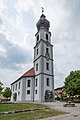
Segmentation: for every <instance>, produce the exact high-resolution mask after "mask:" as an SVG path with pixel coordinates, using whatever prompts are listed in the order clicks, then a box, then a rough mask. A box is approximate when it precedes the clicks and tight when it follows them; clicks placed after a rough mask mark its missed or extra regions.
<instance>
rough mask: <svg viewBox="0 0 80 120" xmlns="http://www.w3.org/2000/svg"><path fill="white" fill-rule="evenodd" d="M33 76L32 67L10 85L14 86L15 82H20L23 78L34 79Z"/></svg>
mask: <svg viewBox="0 0 80 120" xmlns="http://www.w3.org/2000/svg"><path fill="white" fill-rule="evenodd" d="M34 76H35V71H34V67H33V68H31V69H30V70H28V71H27V72H26V73H24V74H23V75H22V76H21V77H20V78H18V79H17V80H16V81H14V82H13V83H11V85H12V84H14V83H15V82H17V81H18V80H20V79H21V78H24V77H34Z"/></svg>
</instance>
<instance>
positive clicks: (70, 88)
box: [64, 70, 80, 96]
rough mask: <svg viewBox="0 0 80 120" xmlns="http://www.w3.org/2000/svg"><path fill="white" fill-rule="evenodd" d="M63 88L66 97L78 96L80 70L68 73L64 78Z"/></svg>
mask: <svg viewBox="0 0 80 120" xmlns="http://www.w3.org/2000/svg"><path fill="white" fill-rule="evenodd" d="M64 87H65V91H66V93H67V94H68V95H70V96H74V95H80V70H76V71H71V72H70V74H69V76H68V77H66V78H65V82H64Z"/></svg>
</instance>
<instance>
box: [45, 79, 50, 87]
mask: <svg viewBox="0 0 80 120" xmlns="http://www.w3.org/2000/svg"><path fill="white" fill-rule="evenodd" d="M46 85H47V86H49V85H50V83H49V78H47V79H46Z"/></svg>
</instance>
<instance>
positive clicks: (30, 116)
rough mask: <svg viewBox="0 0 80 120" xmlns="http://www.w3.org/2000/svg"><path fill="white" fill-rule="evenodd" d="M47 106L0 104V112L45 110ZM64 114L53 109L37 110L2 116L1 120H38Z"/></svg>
mask: <svg viewBox="0 0 80 120" xmlns="http://www.w3.org/2000/svg"><path fill="white" fill-rule="evenodd" d="M45 107H46V106H45V105H40V104H32V103H24V104H23V103H17V104H0V112H2V111H13V110H22V109H31V108H45ZM61 114H64V112H60V111H57V110H53V109H44V110H36V111H31V112H22V113H16V114H9V115H0V120H38V119H41V118H46V117H51V116H56V115H61Z"/></svg>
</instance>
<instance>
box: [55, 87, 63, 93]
mask: <svg viewBox="0 0 80 120" xmlns="http://www.w3.org/2000/svg"><path fill="white" fill-rule="evenodd" d="M54 92H55V94H61V93H63V92H64V87H58V88H56V89H54Z"/></svg>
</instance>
